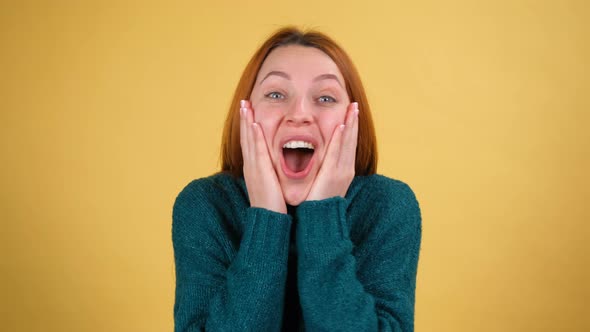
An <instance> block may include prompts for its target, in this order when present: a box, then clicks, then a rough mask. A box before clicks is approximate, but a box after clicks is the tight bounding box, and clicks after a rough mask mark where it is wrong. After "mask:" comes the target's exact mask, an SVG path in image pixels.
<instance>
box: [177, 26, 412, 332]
mask: <svg viewBox="0 0 590 332" xmlns="http://www.w3.org/2000/svg"><path fill="white" fill-rule="evenodd" d="M376 166H377V149H376V141H375V133H374V129H373V123H372V120H371V115H370V112H369V105H368V103H367V99H366V96H365V92H364V89H363V87H362V84H361V81H360V77H359V75H358V73H357V71H356V69H355V68H354V65H353V64H352V62H351V61H350V59H349V57H348V56H347V55H346V54H345V53H344V51H343V50H342V49H341V48H340V47H339V46H338V45H337V44H336V43H335V42H334V41H332V40H331V39H330V38H329V37H327V36H325V35H323V34H321V33H318V32H305V33H304V32H301V31H299V30H297V29H295V28H284V29H281V30H279V31H278V32H276V33H275V34H274V35H272V36H271V37H270V38H269V39H268V40H267V41H266V42H265V43H264V44H263V45H262V47H261V48H260V49H259V50H258V51H257V52H256V54H255V55H254V56H253V58H252V59H251V61H250V62H249V63H248V65H247V67H246V69H245V71H244V73H243V74H242V77H241V80H240V82H239V84H238V87H237V89H236V92H235V95H234V98H233V102H232V104H231V108H230V110H229V113H228V116H227V120H226V123H225V130H224V134H223V143H222V172H220V173H218V174H216V175H213V176H211V177H208V178H204V179H199V180H195V181H193V182H191V183H190V184H189V185H188V186H187V187H186V188H184V190H183V191H182V192H181V193H180V194H179V196H178V197H177V199H176V203H175V205H174V211H173V228H172V235H173V243H174V252H175V261H176V303H175V306H174V319H175V327H176V330H177V331H200V330H207V331H280V330H283V331H285V330H302V329H305V330H308V331H368V330H371V331H376V330H385V331H413V329H414V302H415V287H416V268H417V263H418V253H419V248H420V239H421V216H420V210H419V206H418V202H417V201H416V198H415V196H414V194H413V192H412V190H411V189H410V188H409V187H408V186H407V185H406V184H404V183H403V182H400V181H397V180H393V179H389V178H386V177H384V176H380V175H376V174H375V172H376Z"/></svg>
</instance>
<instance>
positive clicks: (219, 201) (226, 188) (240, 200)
mask: <svg viewBox="0 0 590 332" xmlns="http://www.w3.org/2000/svg"><path fill="white" fill-rule="evenodd" d="M242 182H243V181H241V179H238V178H235V177H233V176H231V175H229V174H225V173H217V174H214V175H212V176H209V177H205V178H200V179H196V180H193V181H191V182H190V183H189V184H187V185H186V186H185V187H184V188H183V189H182V190H181V191H180V193H179V194H178V196H177V197H176V200H175V202H174V207H173V220H174V223H178V222H180V221H181V220H184V219H187V218H190V219H193V218H194V217H195V216H200V217H215V216H216V215H225V214H228V213H231V212H232V211H234V210H237V209H238V208H239V207H241V206H242V205H244V204H245V203H246V202H247V195H246V191H245V186H244V185H243V183H242ZM208 219H209V218H208Z"/></svg>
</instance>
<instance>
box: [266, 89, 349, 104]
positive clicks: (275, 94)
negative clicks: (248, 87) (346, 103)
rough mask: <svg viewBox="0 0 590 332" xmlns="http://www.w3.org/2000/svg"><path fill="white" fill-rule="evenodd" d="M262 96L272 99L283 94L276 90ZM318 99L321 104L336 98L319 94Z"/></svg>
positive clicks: (279, 97) (331, 101)
mask: <svg viewBox="0 0 590 332" xmlns="http://www.w3.org/2000/svg"><path fill="white" fill-rule="evenodd" d="M264 97H266V98H269V99H273V100H277V99H285V95H283V94H282V93H280V92H277V91H272V92H269V93H267V94H265V95H264ZM322 99H327V100H324V101H322ZM318 101H319V102H320V103H322V104H324V103H336V102H337V100H336V98H334V97H332V96H321V97H319V98H318Z"/></svg>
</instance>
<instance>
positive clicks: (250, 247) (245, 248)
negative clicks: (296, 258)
mask: <svg viewBox="0 0 590 332" xmlns="http://www.w3.org/2000/svg"><path fill="white" fill-rule="evenodd" d="M289 229H290V217H288V216H286V215H280V214H278V213H273V212H270V211H268V210H264V209H256V208H249V209H247V211H246V212H245V215H244V232H243V234H242V238H241V241H240V244H239V248H238V250H237V253H235V256H234V257H233V259H232V260H231V262H229V266H228V265H226V264H223V263H220V262H216V259H213V260H211V261H209V262H208V264H206V265H205V264H204V263H207V262H200V263H201V264H198V265H193V271H191V272H190V274H189V273H185V276H186V278H183V277H182V276H178V277H177V295H176V296H177V303H176V306H175V321H176V330H177V331H192V330H203V329H205V330H210V331H229V330H240V331H260V330H264V331H266V330H268V331H272V330H278V329H280V324H281V319H282V308H283V301H284V288H285V280H286V273H287V257H288V243H289ZM205 244H207V243H201V244H200V245H201V246H203V245H205ZM202 249H203V252H202V253H200V256H203V255H207V251H210V250H213V249H212V248H210V247H209V245H206V246H204V247H203V248H202ZM195 259H196V260H201V258H198V257H196V258H195ZM192 263H195V261H193V262H192ZM177 265H178V264H177ZM177 271H178V267H177Z"/></svg>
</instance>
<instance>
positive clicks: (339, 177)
mask: <svg viewBox="0 0 590 332" xmlns="http://www.w3.org/2000/svg"><path fill="white" fill-rule="evenodd" d="M358 113H359V109H358V103H356V102H355V103H351V104H350V105H349V106H348V110H347V113H346V118H345V121H344V124H342V125H339V126H338V127H336V130H334V134H333V135H332V139H331V140H330V144H329V145H328V151H327V152H326V155H325V157H324V160H323V163H322V166H321V168H320V171H319V173H318V175H317V177H316V179H315V181H314V183H313V185H312V187H311V190H310V192H309V195H307V199H306V200H307V201H317V200H322V199H326V198H330V197H335V196H340V197H344V196H345V195H346V192H347V191H348V187H349V186H350V184H351V183H352V180H353V179H354V174H355V159H356V146H357V137H358V127H359V126H358Z"/></svg>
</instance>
